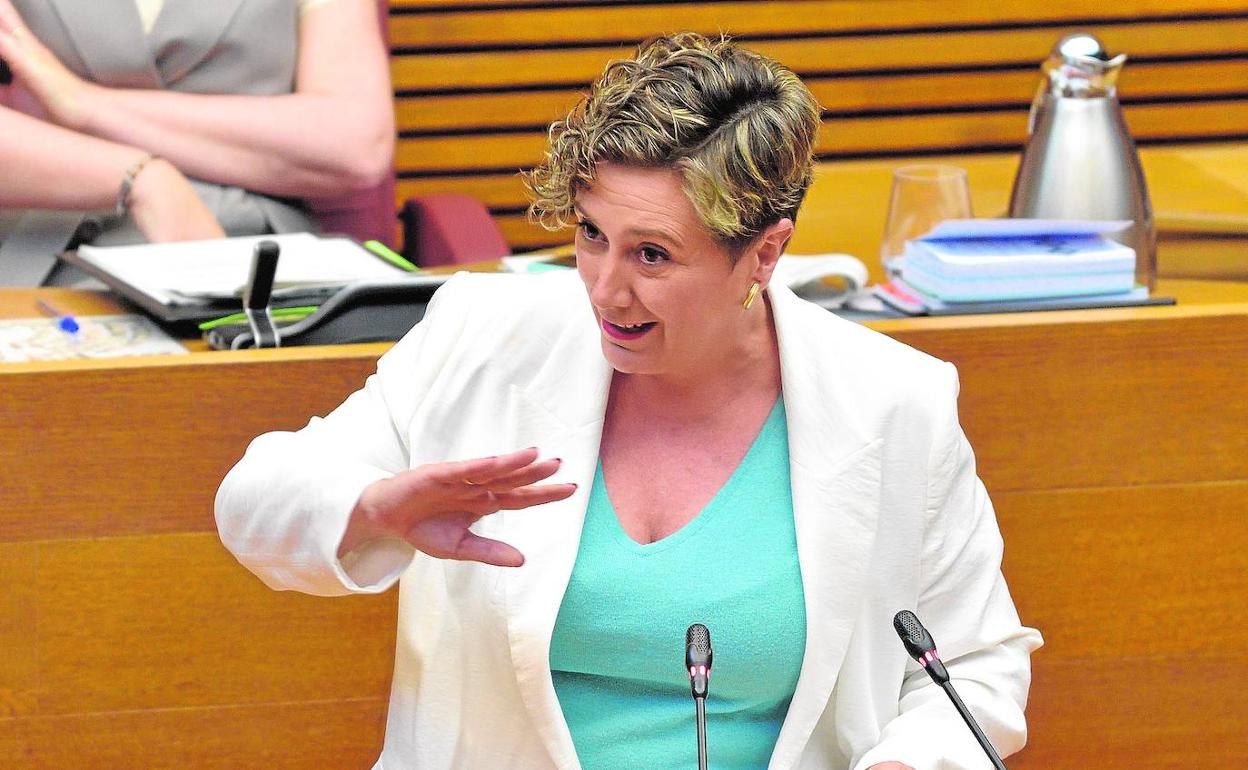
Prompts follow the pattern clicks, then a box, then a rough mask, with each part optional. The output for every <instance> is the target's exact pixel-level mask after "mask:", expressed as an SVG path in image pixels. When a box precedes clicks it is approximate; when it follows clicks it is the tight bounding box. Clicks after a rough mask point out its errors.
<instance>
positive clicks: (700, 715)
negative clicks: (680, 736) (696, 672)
mask: <svg viewBox="0 0 1248 770" xmlns="http://www.w3.org/2000/svg"><path fill="white" fill-rule="evenodd" d="M693 705H694V708H695V709H696V710H697V720H696V721H697V723H698V770H706V698H694V699H693Z"/></svg>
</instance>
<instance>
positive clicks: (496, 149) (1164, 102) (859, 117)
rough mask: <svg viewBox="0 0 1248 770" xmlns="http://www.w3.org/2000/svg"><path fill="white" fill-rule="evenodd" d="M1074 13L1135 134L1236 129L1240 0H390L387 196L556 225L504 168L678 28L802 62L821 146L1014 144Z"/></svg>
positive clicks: (1243, 100) (928, 148)
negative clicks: (393, 182)
mask: <svg viewBox="0 0 1248 770" xmlns="http://www.w3.org/2000/svg"><path fill="white" fill-rule="evenodd" d="M1076 28H1084V29H1090V30H1092V31H1094V32H1096V33H1097V34H1098V35H1100V36H1101V37H1102V39H1104V41H1105V42H1106V44H1107V45H1108V46H1109V47H1110V48H1111V49H1112V50H1113V51H1124V52H1126V53H1128V54H1129V55H1130V56H1131V60H1130V62H1129V63H1128V65H1127V68H1126V70H1125V74H1124V76H1123V79H1122V81H1121V83H1120V92H1121V95H1122V99H1123V102H1124V105H1125V108H1126V115H1127V121H1128V123H1129V124H1130V126H1131V129H1132V131H1133V133H1134V135H1135V136H1136V137H1137V139H1139V140H1140V141H1141V143H1144V144H1147V143H1166V142H1178V141H1183V142H1191V141H1202V140H1209V139H1224V140H1227V139H1229V140H1235V139H1248V2H1245V0H1180V1H1176V0H1131V1H1130V2H1124V3H1116V4H1102V5H1089V4H1088V3H1086V2H1081V1H1076V0H1056V1H1055V2H1044V3H1040V2H1035V0H1003V1H1002V2H994V3H968V2H950V1H945V2H926V1H925V0H806V1H802V0H782V1H775V2H704V3H672V2H609V1H606V0H602V1H599V2H592V1H581V2H573V1H572V0H554V1H553V2H552V1H550V0H541V1H540V2H539V1H538V0H511V1H510V2H501V1H494V2H491V1H489V0H455V1H454V2H452V1H450V0H392V2H391V18H390V31H391V36H392V46H393V57H392V74H393V79H394V88H395V93H396V99H397V110H398V122H399V131H400V141H399V146H398V150H397V153H396V166H397V169H398V172H399V176H400V180H399V185H398V189H397V193H398V198H399V201H400V202H401V201H402V200H403V199H405V198H407V197H408V196H411V195H417V194H422V193H427V192H435V191H459V192H467V193H470V194H473V195H476V196H477V197H479V198H481V199H482V200H484V201H485V202H486V204H487V205H488V206H489V207H490V209H491V211H492V213H494V215H495V216H496V218H498V219H499V221H500V223H501V225H502V227H503V230H504V234H505V236H506V237H507V238H508V240H509V242H510V243H511V244H512V246H513V247H514V248H516V249H529V248H539V247H542V246H547V245H552V244H554V243H559V242H563V241H566V240H567V236H566V235H565V234H559V233H556V234H552V233H549V232H546V231H544V230H542V229H541V228H539V227H537V226H535V225H532V224H530V223H528V222H527V221H526V219H525V217H524V216H523V210H524V207H525V205H526V198H525V194H524V190H523V188H522V186H521V184H520V182H519V179H518V178H517V176H516V172H517V170H519V169H521V168H525V167H529V166H531V165H532V164H534V163H535V162H537V161H538V160H540V158H541V156H542V152H543V150H544V147H545V126H546V125H548V124H549V123H550V122H551V121H552V120H554V119H556V118H558V117H560V116H561V115H563V114H564V113H566V111H567V110H568V108H569V107H570V106H571V105H572V104H573V103H574V102H575V100H576V99H577V98H578V97H579V95H580V94H581V93H582V91H583V89H584V88H585V87H586V85H587V84H588V83H589V81H590V80H592V79H593V78H594V77H595V76H596V75H597V74H598V73H600V72H601V70H602V68H603V66H604V64H605V63H606V62H607V61H608V60H610V59H612V58H618V57H622V56H626V55H628V53H629V51H630V50H631V48H632V46H633V45H635V44H636V42H637V41H638V40H640V39H642V38H644V37H647V36H649V35H653V34H657V33H662V32H670V31H677V30H683V29H690V30H695V31H698V32H703V33H707V34H717V33H719V32H724V33H727V34H730V35H732V36H733V37H735V38H736V39H737V40H739V41H741V42H742V43H745V44H746V45H749V46H750V47H752V48H755V49H757V50H759V51H761V52H763V53H766V54H768V55H770V56H773V57H775V58H776V59H778V60H779V61H781V62H783V63H785V64H787V65H788V66H790V67H792V68H793V69H794V70H795V71H797V72H798V73H799V74H800V75H802V76H803V77H804V78H805V79H806V80H807V82H808V83H809V84H810V86H811V88H812V90H814V92H815V94H816V96H817V97H818V98H819V100H820V103H821V104H822V105H823V106H824V108H825V111H824V129H823V132H822V135H821V139H820V143H819V147H818V152H819V156H820V158H822V159H825V160H839V159H847V158H861V157H879V156H885V157H888V156H914V155H921V154H928V153H933V154H945V153H950V152H965V151H990V150H996V151H1000V150H1012V149H1016V148H1018V147H1019V146H1021V143H1022V141H1023V140H1024V137H1025V132H1026V112H1027V107H1028V105H1029V102H1030V99H1031V96H1032V93H1033V89H1034V88H1035V84H1036V82H1037V78H1038V69H1037V66H1038V63H1039V62H1040V60H1041V59H1043V58H1044V56H1045V55H1046V53H1047V52H1048V50H1049V49H1050V47H1051V46H1052V44H1053V42H1054V41H1055V40H1056V39H1057V38H1058V37H1060V36H1061V35H1062V34H1064V33H1066V32H1068V31H1071V30H1072V29H1076Z"/></svg>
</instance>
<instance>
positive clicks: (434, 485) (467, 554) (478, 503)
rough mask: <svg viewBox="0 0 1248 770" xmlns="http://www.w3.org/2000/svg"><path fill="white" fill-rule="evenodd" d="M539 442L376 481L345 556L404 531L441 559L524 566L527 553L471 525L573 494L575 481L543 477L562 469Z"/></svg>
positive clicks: (363, 499)
mask: <svg viewBox="0 0 1248 770" xmlns="http://www.w3.org/2000/svg"><path fill="white" fill-rule="evenodd" d="M537 455H538V452H537V449H536V448H531V449H523V450H520V451H519V452H512V453H511V454H507V455H500V456H497V457H484V458H480V459H475V460H463V461H459V462H447V463H433V464H430V465H422V466H420V467H418V468H413V469H412V470H410V471H404V472H403V473H400V474H398V475H396V476H393V477H391V478H388V479H382V480H381V481H378V482H375V483H374V484H372V485H370V486H369V487H368V488H366V489H365V490H364V492H363V493H362V494H361V495H360V499H359V501H358V502H357V503H356V506H355V509H354V510H353V511H352V512H351V521H350V523H349V524H348V525H347V531H346V534H345V535H344V536H343V540H342V543H341V544H340V545H339V547H338V555H339V557H341V556H343V555H345V554H346V553H348V552H350V551H352V550H354V549H355V548H356V547H357V546H359V545H360V544H362V543H364V542H366V541H368V540H373V539H376V538H379V537H397V538H400V539H403V540H406V541H407V542H408V543H411V544H412V546H413V547H415V548H416V549H417V550H419V551H422V552H424V553H427V554H429V555H430V556H435V557H438V558H440V559H460V560H466V561H479V562H483V563H485V564H493V565H495V566H499V567H519V566H520V565H522V564H524V555H523V554H521V553H520V552H519V551H517V550H516V549H515V548H513V547H512V546H510V545H508V544H506V543H503V542H500V541H498V540H491V539H489V538H484V537H480V536H478V535H476V534H474V533H473V532H471V531H469V529H468V528H469V527H470V526H472V525H473V523H475V522H476V521H477V520H478V519H480V518H482V517H483V516H488V515H489V514H491V513H496V512H498V511H501V510H518V509H521V508H529V507H531V506H535V505H542V504H544V503H551V502H554V501H556V500H563V499H566V498H568V497H571V496H572V493H573V492H575V491H576V485H575V484H538V483H537V482H539V481H542V480H543V479H547V478H550V476H552V475H553V474H554V473H555V471H557V470H559V465H560V461H559V460H558V459H551V460H542V461H538V459H537Z"/></svg>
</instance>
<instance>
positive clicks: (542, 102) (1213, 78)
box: [395, 57, 1248, 133]
mask: <svg viewBox="0 0 1248 770" xmlns="http://www.w3.org/2000/svg"><path fill="white" fill-rule="evenodd" d="M1039 77H1040V75H1039V71H1038V69H1037V68H1035V67H1028V68H1026V69H1018V70H1004V71H983V72H945V73H934V74H932V73H908V74H901V75H872V76H853V77H819V76H812V77H808V78H806V79H805V81H806V85H807V86H809V87H810V90H811V91H812V92H813V93H814V95H815V98H816V99H818V101H819V104H820V105H821V106H822V107H823V108H824V110H827V111H831V112H838V113H846V112H849V113H852V112H863V111H872V112H879V111H885V110H908V109H909V110H913V109H923V110H938V109H942V108H956V107H986V106H1020V105H1025V104H1028V103H1029V102H1030V101H1031V97H1032V94H1033V93H1034V92H1035V88H1036V83H1037V82H1038V80H1039ZM584 93H585V89H560V90H555V91H504V92H501V93H468V94H430V95H425V96H419V97H400V98H399V99H397V100H396V102H395V108H396V119H397V122H398V128H399V131H401V132H423V133H436V132H448V131H460V132H472V133H477V132H485V131H489V130H498V129H515V128H531V127H533V126H545V125H548V124H549V123H551V122H552V121H554V120H557V119H559V118H561V117H563V116H564V115H566V114H567V113H568V111H569V110H570V109H572V107H573V106H574V105H575V104H576V102H577V101H578V100H579V99H580V98H581V97H582V96H583V94H584ZM1119 94H1120V96H1121V98H1122V99H1124V100H1126V101H1132V100H1136V101H1138V100H1142V99H1158V98H1162V97H1167V96H1173V95H1176V94H1178V95H1183V96H1194V95H1203V96H1212V95H1227V94H1245V95H1248V57H1245V58H1243V59H1232V60H1212V61H1205V62H1174V61H1165V62H1142V63H1132V64H1131V66H1129V67H1128V68H1127V69H1126V70H1125V71H1124V74H1123V77H1122V79H1121V81H1120V84H1119ZM1246 98H1248V97H1246Z"/></svg>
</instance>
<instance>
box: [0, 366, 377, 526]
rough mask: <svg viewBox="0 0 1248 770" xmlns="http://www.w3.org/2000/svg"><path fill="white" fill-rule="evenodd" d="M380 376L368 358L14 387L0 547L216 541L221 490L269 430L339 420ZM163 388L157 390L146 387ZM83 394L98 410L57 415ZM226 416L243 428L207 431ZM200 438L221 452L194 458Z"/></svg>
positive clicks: (89, 372) (16, 383) (0, 479)
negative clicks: (312, 408) (187, 536)
mask: <svg viewBox="0 0 1248 770" xmlns="http://www.w3.org/2000/svg"><path fill="white" fill-rule="evenodd" d="M375 365H376V359H375V357H372V358H361V359H360V360H359V363H358V366H357V368H356V369H355V370H354V371H352V372H345V371H344V370H343V367H342V366H341V363H340V364H339V365H338V366H337V367H336V368H335V370H334V371H329V372H327V371H323V370H322V369H321V364H320V362H315V361H313V362H308V361H287V362H284V363H283V364H281V365H280V366H277V365H274V364H271V363H265V362H263V361H262V360H256V361H253V362H250V363H246V364H240V365H239V366H237V367H233V368H231V367H216V368H214V369H213V372H215V373H214V374H210V375H209V376H208V378H207V379H205V377H204V374H203V373H202V372H199V371H196V366H195V365H194V364H189V365H181V364H178V365H171V366H170V367H168V368H162V369H161V370H159V371H158V372H157V371H154V370H152V369H150V368H143V367H134V368H130V369H122V370H120V371H118V370H116V369H112V370H104V369H99V368H94V369H93V368H83V369H81V370H77V371H72V372H57V373H55V374H51V373H46V374H31V375H29V376H26V377H10V378H9V380H8V383H7V387H8V390H7V391H6V392H7V393H8V394H9V395H8V396H7V398H8V399H9V400H8V401H7V403H6V404H5V407H4V408H3V409H0V434H2V435H5V436H7V437H8V438H7V439H6V440H5V441H3V442H0V489H3V490H4V500H5V516H3V517H0V542H4V541H12V540H19V539H32V538H41V537H44V538H46V537H51V536H54V535H56V534H63V533H74V534H77V535H80V536H88V535H100V536H103V535H124V534H129V533H133V532H143V531H146V532H151V531H155V530H159V531H166V532H170V531H174V532H186V531H198V532H203V531H211V530H212V529H213V528H214V522H213V520H212V503H213V498H214V495H215V494H216V487H217V484H218V482H219V481H220V479H221V478H222V477H223V476H224V475H225V472H226V471H228V470H229V468H230V465H232V464H233V462H235V461H237V459H238V458H240V457H242V454H243V451H244V450H245V449H246V447H247V444H248V442H250V441H251V439H252V438H253V437H255V436H256V435H259V434H260V433H261V432H264V431H266V430H277V429H287V430H290V429H297V428H299V427H302V426H303V425H304V424H306V423H307V420H308V416H309V415H308V411H307V402H308V400H311V401H312V402H314V403H318V404H319V405H320V406H319V410H320V413H322V414H324V413H325V412H327V411H329V410H330V409H332V408H333V407H335V406H337V405H338V404H339V403H340V402H341V401H342V399H343V398H344V397H345V396H346V395H347V394H348V393H350V392H351V391H353V390H355V389H356V388H358V387H359V385H360V383H361V382H362V381H363V379H364V378H365V377H366V376H367V375H368V374H369V373H371V372H372V371H373V369H374V367H375ZM152 377H155V378H157V381H154V382H151V383H150V384H151V386H152V387H150V388H148V387H144V381H145V380H146V378H152ZM253 377H255V378H258V379H257V380H256V381H259V382H269V383H272V384H273V387H271V388H269V389H267V390H266V391H264V393H263V395H260V396H254V397H249V400H248V402H247V403H246V404H241V403H239V402H238V396H237V393H238V388H239V386H240V385H241V384H243V383H246V382H250V381H252V378H253ZM208 382H210V383H211V384H209V385H206V383H208ZM75 393H77V394H83V393H89V394H91V396H90V403H91V404H92V408H91V409H48V408H47V407H46V405H47V404H49V403H72V402H73V401H74V400H75V398H77V397H76V396H74V395H73V394H75ZM53 394H59V395H53ZM301 402H303V403H301ZM292 404H295V405H297V406H292ZM41 405H43V406H41ZM217 411H220V413H228V414H231V415H232V417H231V419H230V420H229V421H226V422H221V423H214V424H212V425H204V424H203V420H204V417H203V415H205V414H213V413H216V412H217ZM113 414H128V415H132V417H133V422H132V423H131V425H132V426H133V430H129V431H118V430H116V429H115V428H113V427H109V426H111V425H112V423H111V420H112V415H113ZM189 431H196V432H199V433H200V434H201V435H202V436H204V440H205V441H207V442H208V443H209V444H210V445H211V447H212V451H208V452H205V451H199V452H191V453H189V454H188V453H187V452H186V449H185V447H186V445H187V433H188V432H189ZM84 434H86V435H93V436H95V437H96V439H95V444H94V446H95V451H93V452H91V453H87V454H84V453H83V452H82V451H81V443H80V441H81V439H80V437H81V436H82V435H84ZM174 457H176V458H178V463H177V464H176V466H175V465H174V464H173V463H171V462H170V458H174ZM70 458H72V462H70V461H69V459H70ZM225 458H231V459H228V460H227V459H225ZM175 467H176V468H177V470H175ZM170 511H177V512H180V513H179V514H177V515H175V514H171V513H169V512H170ZM179 516H181V518H180V517H179Z"/></svg>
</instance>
